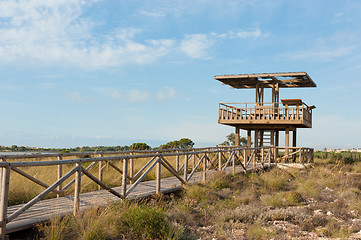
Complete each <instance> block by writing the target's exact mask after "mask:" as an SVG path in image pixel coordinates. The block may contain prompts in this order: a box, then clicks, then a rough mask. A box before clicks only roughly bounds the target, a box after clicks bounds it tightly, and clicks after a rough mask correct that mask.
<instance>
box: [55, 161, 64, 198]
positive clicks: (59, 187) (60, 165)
mask: <svg viewBox="0 0 361 240" xmlns="http://www.w3.org/2000/svg"><path fill="white" fill-rule="evenodd" d="M58 160H63V157H62V156H58ZM62 176H63V165H62V164H59V165H58V180H59V179H60V178H61V177H62ZM62 185H63V184H59V186H58V191H59V192H60V191H61V190H62V188H63V186H62ZM56 197H60V194H57V195H56Z"/></svg>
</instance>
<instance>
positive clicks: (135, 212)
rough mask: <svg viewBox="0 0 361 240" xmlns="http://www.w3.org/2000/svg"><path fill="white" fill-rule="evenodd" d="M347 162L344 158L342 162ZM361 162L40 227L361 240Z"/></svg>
mask: <svg viewBox="0 0 361 240" xmlns="http://www.w3.org/2000/svg"><path fill="white" fill-rule="evenodd" d="M341 159H342V158H341ZM360 169H361V162H360V161H358V159H354V161H353V163H351V164H348V163H345V162H344V161H336V162H335V161H334V160H333V159H331V158H316V159H315V164H314V165H312V166H309V167H308V168H304V169H279V168H273V169H270V170H268V171H266V172H252V173H247V174H246V175H244V174H240V175H235V176H231V175H225V174H223V173H219V172H218V173H216V174H213V175H212V176H211V177H210V178H209V180H208V181H207V182H206V183H204V184H195V185H188V186H186V187H185V188H184V190H183V191H181V192H179V193H176V194H169V195H155V196H152V197H151V198H147V199H142V200H138V201H132V202H128V201H123V202H121V203H110V204H109V205H107V206H103V207H98V208H93V209H91V210H88V211H86V212H84V213H82V214H80V215H78V216H76V217H73V216H69V217H65V218H63V219H59V218H55V219H53V220H52V221H51V222H50V223H46V224H44V225H42V226H39V229H40V235H39V237H40V238H44V239H272V238H274V239H317V238H319V237H322V238H323V239H328V238H338V239H350V237H351V238H352V237H353V238H355V239H357V237H360V236H359V235H360V232H359V231H360V229H361V180H360V175H361V172H360Z"/></svg>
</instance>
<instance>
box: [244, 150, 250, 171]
mask: <svg viewBox="0 0 361 240" xmlns="http://www.w3.org/2000/svg"><path fill="white" fill-rule="evenodd" d="M248 151H249V150H245V149H244V150H243V166H244V168H245V169H244V172H245V173H246V172H247V166H246V165H247V162H248V156H247V155H246V152H248Z"/></svg>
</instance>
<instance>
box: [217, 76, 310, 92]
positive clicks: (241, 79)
mask: <svg viewBox="0 0 361 240" xmlns="http://www.w3.org/2000/svg"><path fill="white" fill-rule="evenodd" d="M214 78H215V79H216V80H218V81H221V82H222V83H223V84H226V85H229V86H231V87H232V88H256V84H257V83H258V84H259V86H260V87H263V88H272V85H273V84H275V83H278V86H279V87H280V88H301V87H316V83H315V82H314V81H313V80H312V79H311V77H310V76H308V74H307V73H306V72H285V73H255V74H238V75H218V76H214Z"/></svg>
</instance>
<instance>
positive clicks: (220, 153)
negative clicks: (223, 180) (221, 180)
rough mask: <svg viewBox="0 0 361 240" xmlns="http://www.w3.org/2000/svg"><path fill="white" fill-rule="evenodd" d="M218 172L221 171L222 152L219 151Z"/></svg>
mask: <svg viewBox="0 0 361 240" xmlns="http://www.w3.org/2000/svg"><path fill="white" fill-rule="evenodd" d="M218 171H222V152H221V150H220V149H219V152H218Z"/></svg>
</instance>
